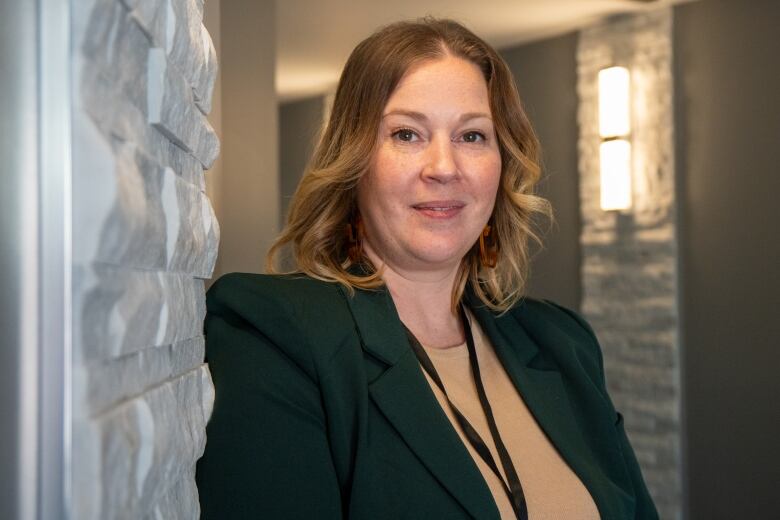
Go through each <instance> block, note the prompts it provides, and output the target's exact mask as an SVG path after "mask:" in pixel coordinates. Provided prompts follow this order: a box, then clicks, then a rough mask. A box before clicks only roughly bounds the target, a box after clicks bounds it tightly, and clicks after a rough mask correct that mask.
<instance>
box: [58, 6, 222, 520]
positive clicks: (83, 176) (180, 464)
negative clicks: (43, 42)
mask: <svg viewBox="0 0 780 520" xmlns="http://www.w3.org/2000/svg"><path fill="white" fill-rule="evenodd" d="M71 13H72V21H71V23H72V35H73V45H72V55H71V59H72V61H71V71H72V97H73V99H72V105H73V109H72V122H73V126H72V129H73V130H72V131H73V135H72V143H73V147H72V165H73V179H74V185H73V194H72V200H73V231H74V236H73V291H74V293H73V317H72V318H73V359H72V367H73V372H72V380H73V381H72V383H73V385H72V386H73V393H72V396H71V403H72V412H73V427H72V435H73V437H72V447H73V453H72V460H71V468H72V470H71V476H72V497H73V500H72V508H73V509H72V511H73V513H72V518H78V519H80V520H82V519H83V520H92V519H94V520H98V519H99V520H108V519H124V518H128V519H129V518H154V519H166V520H167V519H176V518H189V519H192V518H197V517H198V516H199V507H198V499H197V496H198V495H197V489H196V487H195V481H194V471H195V461H196V460H197V459H198V458H199V457H200V455H201V454H202V452H203V448H204V445H205V424H206V421H207V420H208V417H209V415H210V414H211V406H212V402H213V387H212V385H211V379H210V376H209V372H208V368H207V366H206V365H204V364H203V350H204V339H203V332H202V326H203V318H204V315H205V297H204V282H203V280H204V279H206V278H209V277H210V276H211V273H212V270H213V268H214V263H215V260H216V255H217V245H218V241H219V227H218V225H217V221H216V218H215V217H214V212H213V211H212V207H211V204H210V202H209V200H208V198H207V197H206V195H205V193H204V186H205V182H204V169H207V168H209V167H210V166H211V164H212V163H213V162H214V160H215V159H216V157H217V154H218V148H219V143H218V140H217V137H216V134H215V133H214V131H213V129H212V128H211V126H210V125H209V123H208V121H207V119H206V114H207V113H208V112H209V110H210V107H211V94H212V89H213V86H214V81H215V79H216V66H217V64H216V54H215V52H214V46H213V45H212V42H211V38H210V37H209V34H208V32H207V31H206V30H205V28H204V27H203V24H202V18H203V0H121V1H120V0H79V1H78V2H75V1H74V2H73V3H72V7H71Z"/></svg>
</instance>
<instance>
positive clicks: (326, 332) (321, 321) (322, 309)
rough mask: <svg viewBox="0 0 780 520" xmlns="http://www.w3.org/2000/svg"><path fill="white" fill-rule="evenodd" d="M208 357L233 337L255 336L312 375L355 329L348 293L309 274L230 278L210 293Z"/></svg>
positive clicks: (207, 322)
mask: <svg viewBox="0 0 780 520" xmlns="http://www.w3.org/2000/svg"><path fill="white" fill-rule="evenodd" d="M206 311H207V313H206V320H205V333H206V341H207V345H206V348H207V356H208V357H212V354H213V353H214V351H215V350H217V349H220V348H222V345H223V344H224V343H225V342H229V341H231V336H232V337H235V336H236V335H240V334H243V335H250V336H254V337H259V338H260V339H261V340H262V342H263V343H270V344H272V345H273V346H274V347H275V348H277V349H279V350H281V351H283V353H284V354H285V355H286V356H289V357H291V358H293V360H297V361H298V362H299V363H302V364H305V365H312V366H311V367H309V368H310V369H311V370H313V365H314V364H315V363H316V358H317V357H324V358H328V357H329V354H328V349H329V348H330V347H329V346H333V348H335V347H337V346H338V345H339V344H340V343H341V337H342V336H344V335H345V333H346V332H347V331H349V330H351V329H352V327H349V326H345V325H349V324H350V323H351V315H350V313H349V310H348V308H347V304H346V299H345V297H344V294H343V293H342V292H341V290H340V289H339V286H338V285H337V284H336V283H331V282H325V281H321V280H316V279H313V278H311V277H308V276H306V275H262V274H251V273H230V274H226V275H224V276H222V277H220V278H219V279H218V280H217V281H216V282H214V284H213V285H212V286H211V287H210V288H209V290H208V292H207V293H206Z"/></svg>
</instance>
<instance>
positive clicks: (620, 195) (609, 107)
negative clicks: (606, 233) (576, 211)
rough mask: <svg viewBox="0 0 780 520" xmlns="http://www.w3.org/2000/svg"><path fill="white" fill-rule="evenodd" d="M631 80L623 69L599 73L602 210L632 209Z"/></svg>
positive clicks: (612, 69)
mask: <svg viewBox="0 0 780 520" xmlns="http://www.w3.org/2000/svg"><path fill="white" fill-rule="evenodd" d="M630 82H631V78H630V75H629V72H628V69H627V68H625V67H609V68H607V69H602V70H600V71H599V135H600V136H601V146H600V150H599V158H600V161H601V167H600V169H601V209H603V210H604V211H613V210H626V209H629V208H631V142H630V137H631V117H630V113H631V91H630Z"/></svg>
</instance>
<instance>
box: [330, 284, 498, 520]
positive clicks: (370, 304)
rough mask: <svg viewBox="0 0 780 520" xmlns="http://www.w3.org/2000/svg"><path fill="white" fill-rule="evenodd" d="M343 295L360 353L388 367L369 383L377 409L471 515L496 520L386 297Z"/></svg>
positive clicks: (358, 293) (492, 503)
mask: <svg viewBox="0 0 780 520" xmlns="http://www.w3.org/2000/svg"><path fill="white" fill-rule="evenodd" d="M345 295H346V296H347V302H348V304H349V307H350V310H351V312H352V315H353V317H354V319H355V323H356V325H357V328H358V332H359V334H360V336H361V340H362V343H363V348H364V350H366V351H367V352H368V353H369V354H370V355H371V356H373V357H374V358H377V359H379V360H380V361H382V362H383V363H384V364H385V365H387V367H386V369H384V370H383V371H380V372H379V373H378V374H377V375H376V377H374V378H373V380H370V381H369V393H370V395H371V398H372V400H373V401H374V403H375V404H376V406H377V407H378V408H379V409H380V410H381V412H382V414H383V415H384V416H385V417H386V418H387V420H388V421H389V422H390V423H391V424H392V425H393V427H394V428H395V429H396V430H397V432H398V433H399V435H401V437H403V439H404V441H405V442H406V443H407V444H408V445H409V447H410V448H411V450H412V451H413V452H414V453H415V455H417V457H418V458H419V459H420V460H421V461H422V463H423V464H424V465H425V466H426V468H427V469H428V470H429V471H430V472H431V473H432V474H433V475H434V477H435V478H436V479H437V480H438V481H439V482H440V483H441V485H442V486H443V487H444V488H446V489H447V490H448V491H449V493H450V494H451V495H452V496H453V497H454V498H455V499H456V500H457V501H458V502H459V503H460V504H461V505H462V506H463V508H464V509H466V511H468V513H469V514H470V515H471V516H472V517H474V518H476V519H484V520H487V519H496V520H497V519H498V509H497V508H496V505H495V501H494V500H493V496H492V495H491V493H490V489H489V488H488V486H487V484H486V483H485V480H484V478H483V477H482V474H481V473H480V472H479V469H478V468H477V466H476V464H475V463H474V460H473V459H472V458H471V456H470V455H469V452H468V450H467V449H466V447H465V446H464V445H463V443H462V442H461V440H460V437H459V436H458V434H457V432H456V431H455V429H454V428H453V427H452V424H451V423H450V421H449V419H448V418H447V416H446V415H445V413H444V411H443V410H442V408H441V406H440V405H439V402H438V401H437V400H436V397H435V395H434V394H433V392H432V391H431V388H430V386H429V384H428V381H427V380H426V379H425V376H424V375H423V373H422V370H421V368H420V366H419V363H418V361H417V358H416V357H415V355H414V352H413V351H412V349H411V347H410V345H409V341H408V339H407V337H406V333H405V332H404V330H403V327H402V325H401V321H400V318H399V317H398V313H397V311H396V309H395V305H394V304H393V301H392V298H391V297H390V295H389V293H388V292H387V291H386V290H385V289H379V290H376V291H363V290H356V291H355V294H354V295H353V296H349V295H347V294H346V292H345Z"/></svg>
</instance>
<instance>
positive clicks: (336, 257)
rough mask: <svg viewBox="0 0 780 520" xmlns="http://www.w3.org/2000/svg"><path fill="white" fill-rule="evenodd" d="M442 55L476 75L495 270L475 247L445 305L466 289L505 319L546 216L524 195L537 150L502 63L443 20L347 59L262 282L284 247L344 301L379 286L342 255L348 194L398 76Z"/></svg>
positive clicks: (411, 25) (352, 210)
mask: <svg viewBox="0 0 780 520" xmlns="http://www.w3.org/2000/svg"><path fill="white" fill-rule="evenodd" d="M448 54H449V55H453V56H457V57H460V58H463V59H465V60H467V61H470V62H472V63H474V64H476V65H477V66H478V67H479V69H480V70H481V71H482V73H483V75H484V77H485V81H486V82H487V88H488V95H489V104H490V111H491V115H492V117H493V123H494V126H495V130H496V135H497V137H498V145H499V150H500V154H501V181H500V187H499V190H498V193H497V195H496V203H495V207H494V209H493V214H492V216H491V218H490V222H491V225H492V233H493V237H494V240H495V241H496V242H497V244H498V246H499V249H498V259H497V263H496V266H495V267H493V268H486V267H485V266H483V265H482V264H481V262H480V255H479V243H478V242H475V244H474V246H473V247H472V248H471V250H470V251H469V252H468V253H467V254H466V255H465V256H464V258H463V260H462V261H461V265H460V268H459V272H458V276H457V278H456V283H455V286H454V288H453V294H452V303H453V306H455V305H456V304H457V303H458V302H459V301H460V299H461V297H462V295H463V292H464V290H465V288H466V285H467V283H470V285H471V287H472V290H473V291H474V293H475V294H476V295H477V297H479V299H480V300H482V301H483V302H484V303H485V304H486V305H487V306H489V307H490V308H492V309H494V310H496V311H505V310H507V309H509V308H510V307H511V306H512V305H513V304H514V303H516V302H517V301H518V300H519V299H520V298H522V296H523V289H524V287H525V282H526V278H527V275H528V264H529V248H528V243H529V239H530V240H534V241H537V242H538V241H539V238H538V236H537V234H536V233H535V231H534V215H535V214H537V213H540V214H543V215H546V216H548V217H550V216H551V210H550V206H549V203H548V202H547V201H546V200H545V199H542V198H540V197H538V196H536V195H534V193H533V189H534V185H535V184H536V183H537V182H538V180H539V177H540V167H539V163H538V161H539V142H538V139H537V138H536V135H535V133H534V131H533V128H532V127H531V124H530V122H529V120H528V117H527V116H526V113H525V111H524V110H523V107H522V104H521V102H520V97H519V95H518V92H517V87H516V86H515V83H514V80H513V77H512V73H511V72H510V70H509V68H508V66H507V65H506V63H505V62H504V60H503V59H502V58H501V57H500V56H499V54H498V53H497V52H496V51H495V50H494V49H493V48H492V47H491V46H490V45H488V44H487V43H485V42H484V41H483V40H482V39H480V38H479V37H477V36H476V35H475V34H474V33H472V32H471V31H469V30H468V29H466V28H465V27H464V26H462V25H461V24H459V23H457V22H455V21H452V20H446V19H435V18H423V19H420V20H418V21H415V22H398V23H394V24H392V25H389V26H386V27H384V28H381V29H379V30H378V31H377V32H375V33H374V34H373V35H371V36H369V37H368V38H367V39H365V40H363V41H362V42H361V43H360V44H358V46H357V47H355V49H354V50H353V51H352V54H351V55H350V57H349V59H348V60H347V64H346V66H345V67H344V71H343V72H342V74H341V79H340V80H339V84H338V88H337V90H336V96H335V99H334V102H333V108H332V111H331V114H330V119H329V121H328V124H327V126H326V127H325V129H324V132H323V134H322V136H321V138H320V141H319V143H318V145H317V147H316V149H315V152H314V155H313V157H312V159H311V161H310V163H309V165H308V167H307V170H306V172H305V174H304V176H303V178H302V179H301V182H300V184H299V185H298V188H297V190H296V192H295V195H294V196H293V199H292V201H291V204H290V210H289V214H288V217H287V223H286V226H285V227H284V229H283V231H282V233H281V234H280V235H279V237H278V238H277V239H276V241H275V242H274V244H273V246H272V247H271V249H270V251H269V252H268V258H267V270H268V271H269V272H278V270H277V268H276V262H277V257H278V256H279V253H280V252H281V250H282V249H283V248H284V247H285V246H291V254H292V258H293V260H294V262H295V265H296V270H295V272H303V273H306V274H307V275H309V276H312V277H314V278H318V279H321V280H327V281H331V282H339V283H341V284H343V285H345V286H346V287H347V288H348V289H349V291H350V292H351V291H352V290H354V288H363V289H372V288H377V287H379V286H381V285H382V283H383V282H382V278H381V272H378V271H377V270H376V269H375V268H374V266H372V265H371V264H370V262H369V261H368V260H367V259H364V260H362V261H361V264H362V265H361V266H354V265H353V262H352V260H350V257H349V255H348V247H349V241H348V236H347V233H346V227H347V224H348V223H350V222H351V219H352V218H353V217H354V215H355V214H356V212H357V208H356V205H357V201H356V188H357V184H358V181H360V179H361V177H362V176H363V175H364V174H365V173H366V172H367V170H368V168H369V164H370V161H371V157H372V156H373V153H374V150H375V148H376V145H377V136H378V131H379V125H380V120H381V117H382V112H383V110H384V107H385V105H386V103H387V100H388V99H389V98H390V95H391V94H392V93H393V91H394V90H395V88H396V86H397V85H398V83H399V81H400V80H401V78H402V77H403V75H404V74H405V73H406V72H407V71H408V70H409V69H410V68H411V67H412V66H414V65H416V64H418V63H420V62H422V61H425V60H436V59H441V58H444V57H445V56H447V55H448ZM353 267H361V268H360V269H354V268H353Z"/></svg>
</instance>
